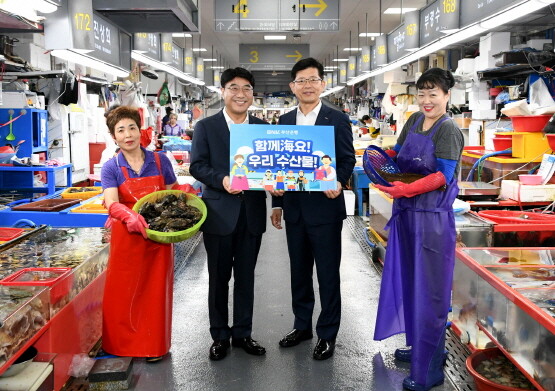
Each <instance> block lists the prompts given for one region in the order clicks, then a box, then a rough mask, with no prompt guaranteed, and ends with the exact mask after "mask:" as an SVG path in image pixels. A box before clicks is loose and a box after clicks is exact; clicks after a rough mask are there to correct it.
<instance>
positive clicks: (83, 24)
mask: <svg viewBox="0 0 555 391" xmlns="http://www.w3.org/2000/svg"><path fill="white" fill-rule="evenodd" d="M22 3H25V2H22ZM24 6H25V4H23V5H22V7H24ZM93 27H94V26H93V6H92V0H71V1H63V2H62V3H61V5H60V7H58V8H57V9H56V11H54V12H53V13H51V14H48V18H46V19H45V20H44V44H45V49H47V50H55V49H79V50H94V30H93Z"/></svg>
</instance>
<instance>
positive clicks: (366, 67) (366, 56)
mask: <svg viewBox="0 0 555 391" xmlns="http://www.w3.org/2000/svg"><path fill="white" fill-rule="evenodd" d="M370 66H371V63H370V46H363V47H362V52H361V54H360V68H359V72H360V73H363V72H369V71H370Z"/></svg>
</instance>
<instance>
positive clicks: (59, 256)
mask: <svg viewBox="0 0 555 391" xmlns="http://www.w3.org/2000/svg"><path fill="white" fill-rule="evenodd" d="M108 242H109V240H107V238H106V230H104V229H103V228H47V229H45V230H42V231H40V232H37V233H36V234H35V235H33V236H31V237H29V238H28V239H27V240H25V241H23V242H21V243H18V244H17V245H15V246H14V247H11V248H9V249H7V250H4V251H2V252H0V278H4V277H6V276H8V275H10V274H13V273H15V272H17V271H19V270H21V269H23V268H51V267H61V268H63V267H67V268H71V269H72V270H73V272H72V273H71V274H70V276H69V277H68V278H64V279H62V280H61V281H59V282H57V284H55V285H53V286H52V287H51V289H52V290H55V291H58V292H67V294H64V295H63V297H59V298H58V299H57V300H56V302H54V303H51V308H50V310H51V316H53V315H54V314H55V313H57V312H58V311H59V310H60V309H61V308H63V307H64V306H65V305H66V304H67V303H68V302H69V301H70V300H71V299H72V298H73V297H75V296H76V295H77V294H78V293H79V292H80V291H82V290H83V289H84V288H85V287H86V286H87V285H89V284H90V283H91V282H92V281H93V280H94V279H95V278H96V277H98V276H99V275H100V274H101V273H102V272H103V271H104V270H105V269H106V266H107V263H108V255H109V245H108ZM67 285H69V286H67Z"/></svg>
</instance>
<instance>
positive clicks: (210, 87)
mask: <svg viewBox="0 0 555 391" xmlns="http://www.w3.org/2000/svg"><path fill="white" fill-rule="evenodd" d="M206 88H208V89H209V90H210V91H214V92H217V93H218V94H220V95H221V94H222V90H221V89H219V88H218V87H216V86H206Z"/></svg>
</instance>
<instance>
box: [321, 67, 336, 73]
mask: <svg viewBox="0 0 555 391" xmlns="http://www.w3.org/2000/svg"><path fill="white" fill-rule="evenodd" d="M338 68H339V67H324V72H326V71H334V70H336V69H338Z"/></svg>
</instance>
